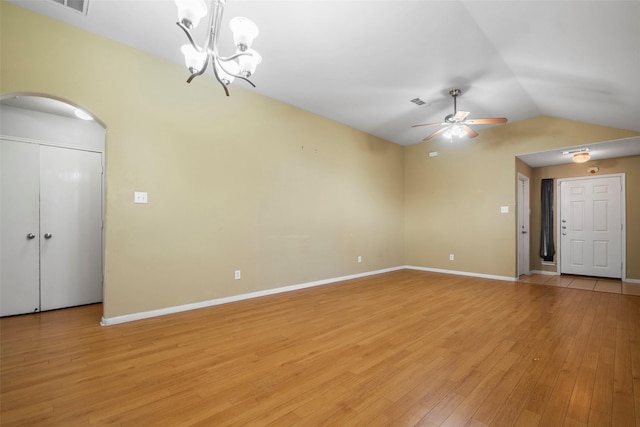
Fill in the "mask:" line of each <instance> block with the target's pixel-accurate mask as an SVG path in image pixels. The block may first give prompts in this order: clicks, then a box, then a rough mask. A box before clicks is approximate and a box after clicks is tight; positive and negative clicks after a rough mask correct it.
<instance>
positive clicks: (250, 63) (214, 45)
mask: <svg viewBox="0 0 640 427" xmlns="http://www.w3.org/2000/svg"><path fill="white" fill-rule="evenodd" d="M174 1H175V3H176V6H177V7H178V22H176V24H177V25H178V26H179V27H180V28H181V29H182V30H183V31H184V33H185V34H186V36H187V39H188V40H189V44H186V45H184V46H182V48H181V51H182V54H183V55H184V58H185V64H186V66H187V68H188V69H189V72H190V73H191V76H190V77H189V78H188V79H187V83H191V80H193V79H194V78H195V77H198V76H201V75H202V74H204V72H205V71H206V70H207V68H208V67H209V66H211V68H212V69H213V74H214V76H215V78H216V80H218V82H219V83H220V84H221V85H222V87H223V88H224V92H225V93H226V95H227V96H229V90H228V89H227V86H228V85H230V84H231V83H232V82H233V80H234V79H236V78H238V79H241V80H244V81H246V82H248V83H249V84H250V85H251V86H253V87H255V85H254V84H253V83H252V82H251V81H250V80H249V77H251V75H252V74H253V73H254V72H255V71H256V67H257V66H258V64H260V62H262V57H261V56H260V54H259V53H258V52H256V51H255V50H253V49H250V48H251V44H252V43H253V40H254V39H255V38H256V37H257V36H258V27H257V26H256V24H254V23H253V21H251V20H250V19H248V18H243V17H236V18H233V19H232V20H231V21H230V22H229V26H230V27H231V31H232V32H233V42H234V44H235V45H236V49H237V50H236V53H235V54H233V55H231V56H226V57H225V56H220V54H219V53H218V34H219V32H220V26H221V23H222V15H223V13H224V7H225V4H226V0H214V1H213V2H212V4H211V15H210V17H209V30H208V32H207V37H206V39H205V41H204V43H203V44H202V46H200V45H198V44H196V42H195V41H194V40H193V36H192V35H191V30H193V29H194V28H196V27H197V26H198V24H199V23H200V20H201V19H202V18H204V17H205V16H206V15H207V12H208V8H207V4H206V3H205V1H204V0H174Z"/></svg>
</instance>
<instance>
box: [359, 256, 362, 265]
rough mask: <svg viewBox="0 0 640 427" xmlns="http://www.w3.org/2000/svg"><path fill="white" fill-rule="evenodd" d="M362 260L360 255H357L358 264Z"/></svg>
mask: <svg viewBox="0 0 640 427" xmlns="http://www.w3.org/2000/svg"><path fill="white" fill-rule="evenodd" d="M361 262H362V256H361V255H358V264H360V263H361Z"/></svg>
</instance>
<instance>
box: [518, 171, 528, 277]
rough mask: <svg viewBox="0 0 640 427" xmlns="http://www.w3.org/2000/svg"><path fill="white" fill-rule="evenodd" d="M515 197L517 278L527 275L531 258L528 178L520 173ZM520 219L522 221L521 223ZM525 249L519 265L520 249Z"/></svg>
mask: <svg viewBox="0 0 640 427" xmlns="http://www.w3.org/2000/svg"><path fill="white" fill-rule="evenodd" d="M517 197H518V209H517V215H518V217H517V218H516V228H517V230H516V233H517V236H518V237H517V242H518V250H517V251H516V252H517V254H518V255H517V256H518V259H517V270H518V277H519V276H521V275H523V274H527V275H528V274H529V273H530V270H531V261H530V257H531V240H530V239H531V236H530V234H529V230H530V225H531V224H530V218H529V217H530V213H531V208H530V203H531V201H530V199H529V197H530V196H529V177H528V176H526V175H523V174H521V173H518V192H517ZM521 218H522V219H523V220H522V221H521ZM523 247H524V248H526V253H525V258H524V262H523V263H521V262H520V259H521V255H522V254H521V249H520V248H523Z"/></svg>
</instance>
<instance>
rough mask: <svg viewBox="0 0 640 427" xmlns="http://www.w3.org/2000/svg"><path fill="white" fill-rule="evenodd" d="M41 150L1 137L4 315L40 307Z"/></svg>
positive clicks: (0, 311) (0, 298)
mask: <svg viewBox="0 0 640 427" xmlns="http://www.w3.org/2000/svg"><path fill="white" fill-rule="evenodd" d="M38 150H39V147H38V146H37V145H35V144H24V143H19V142H15V141H7V140H4V139H3V140H0V224H1V225H0V242H1V243H0V316H10V315H13V314H22V313H30V312H34V311H38V310H39V309H40V283H39V280H40V271H39V251H40V247H39V243H40V241H39V238H38V236H39V235H40V230H39V209H38V203H39V202H38V187H39V185H40V183H39V182H38V176H39V168H40V162H39V156H38Z"/></svg>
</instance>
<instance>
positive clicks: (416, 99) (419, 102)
mask: <svg viewBox="0 0 640 427" xmlns="http://www.w3.org/2000/svg"><path fill="white" fill-rule="evenodd" d="M411 102H413V103H414V104H416V105H424V104H426V102H424V101H423V100H422V99H420V98H413V99H412V100H411Z"/></svg>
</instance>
